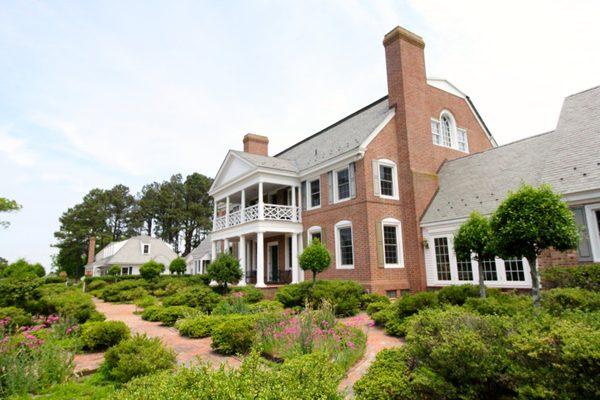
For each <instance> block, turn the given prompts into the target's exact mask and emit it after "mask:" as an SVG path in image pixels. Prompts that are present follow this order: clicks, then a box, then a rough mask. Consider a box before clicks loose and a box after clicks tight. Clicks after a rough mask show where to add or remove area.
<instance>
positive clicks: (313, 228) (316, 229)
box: [306, 225, 323, 246]
mask: <svg viewBox="0 0 600 400" xmlns="http://www.w3.org/2000/svg"><path fill="white" fill-rule="evenodd" d="M315 233H320V234H321V243H323V229H321V227H320V226H316V225H315V226H311V227H310V228H308V229H307V230H306V245H307V246H308V245H310V244H311V243H312V240H313V235H314V234H315Z"/></svg>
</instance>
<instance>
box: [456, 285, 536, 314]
mask: <svg viewBox="0 0 600 400" xmlns="http://www.w3.org/2000/svg"><path fill="white" fill-rule="evenodd" d="M465 308H467V309H469V310H472V311H475V312H477V313H479V314H483V315H506V316H514V315H517V314H519V313H532V312H533V310H532V306H531V301H530V299H529V298H528V297H527V296H523V295H517V294H514V293H513V294H511V293H502V292H492V291H490V290H488V297H486V298H485V299H482V298H469V299H467V301H466V302H465Z"/></svg>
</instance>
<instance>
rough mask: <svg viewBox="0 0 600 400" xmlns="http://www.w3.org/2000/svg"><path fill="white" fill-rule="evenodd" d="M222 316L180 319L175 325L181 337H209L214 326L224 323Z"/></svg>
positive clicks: (199, 316) (224, 317)
mask: <svg viewBox="0 0 600 400" xmlns="http://www.w3.org/2000/svg"><path fill="white" fill-rule="evenodd" d="M226 318H227V317H226V316H222V315H198V316H196V317H192V318H184V319H180V320H179V321H177V322H176V323H175V327H176V328H177V329H178V330H179V334H180V335H181V336H187V337H191V338H203V337H207V336H210V335H211V334H212V332H213V329H214V328H215V326H217V325H219V324H220V323H222V322H223V321H225V319H226Z"/></svg>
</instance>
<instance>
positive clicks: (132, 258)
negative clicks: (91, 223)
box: [91, 235, 177, 267]
mask: <svg viewBox="0 0 600 400" xmlns="http://www.w3.org/2000/svg"><path fill="white" fill-rule="evenodd" d="M142 243H143V244H150V254H142ZM116 244H117V245H118V247H117V249H115V251H114V253H112V254H110V255H107V256H105V257H104V256H103V255H104V252H103V251H100V252H99V253H98V256H97V257H96V260H95V261H94V263H93V264H91V265H92V266H94V267H96V266H102V265H114V264H118V265H123V266H125V265H141V264H144V263H146V262H148V261H150V260H154V261H156V262H159V263H162V264H165V265H166V266H168V265H169V263H170V262H171V261H173V259H174V258H175V257H177V254H176V253H175V252H174V251H173V250H172V249H171V247H169V245H168V244H166V243H165V242H163V241H162V240H160V239H158V238H154V237H150V236H147V235H140V236H134V237H131V238H129V239H127V240H123V241H121V242H118V243H116ZM109 246H110V244H109V245H108V246H107V247H109ZM102 250H104V249H102Z"/></svg>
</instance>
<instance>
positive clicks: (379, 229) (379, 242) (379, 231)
mask: <svg viewBox="0 0 600 400" xmlns="http://www.w3.org/2000/svg"><path fill="white" fill-rule="evenodd" d="M375 238H376V246H377V266H378V267H379V268H383V267H384V258H383V257H384V255H383V226H382V225H381V222H380V221H377V222H376V223H375Z"/></svg>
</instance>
